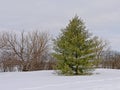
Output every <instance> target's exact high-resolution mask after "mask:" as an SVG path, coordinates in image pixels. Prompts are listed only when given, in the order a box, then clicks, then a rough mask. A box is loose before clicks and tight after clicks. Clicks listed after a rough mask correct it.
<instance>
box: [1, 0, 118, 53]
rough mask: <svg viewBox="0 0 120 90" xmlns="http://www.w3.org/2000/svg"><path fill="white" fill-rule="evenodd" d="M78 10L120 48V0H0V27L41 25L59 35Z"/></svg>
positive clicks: (89, 25)
mask: <svg viewBox="0 0 120 90" xmlns="http://www.w3.org/2000/svg"><path fill="white" fill-rule="evenodd" d="M75 14H77V15H78V16H80V17H81V18H82V19H83V20H84V22H85V23H86V26H87V28H88V29H89V30H90V31H91V32H93V33H94V35H98V36H100V37H102V38H104V39H106V40H109V42H110V43H111V46H112V48H113V49H114V50H118V51H120V45H119V44H120V40H119V38H120V30H119V29H120V0H0V30H1V31H3V30H15V31H21V30H25V31H29V30H36V29H38V30H42V31H48V32H50V33H51V34H52V35H53V36H57V35H58V33H59V31H60V29H62V28H64V27H65V26H66V25H67V24H68V22H69V20H70V19H71V18H72V17H74V15H75Z"/></svg>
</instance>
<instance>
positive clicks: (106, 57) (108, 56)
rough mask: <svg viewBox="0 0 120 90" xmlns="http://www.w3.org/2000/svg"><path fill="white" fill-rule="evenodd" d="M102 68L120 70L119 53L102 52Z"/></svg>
mask: <svg viewBox="0 0 120 90" xmlns="http://www.w3.org/2000/svg"><path fill="white" fill-rule="evenodd" d="M99 66H100V67H102V68H110V69H120V52H117V51H104V52H102V55H101V63H100V64H99Z"/></svg>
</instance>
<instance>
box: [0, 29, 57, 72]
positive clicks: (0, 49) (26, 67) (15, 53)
mask: <svg viewBox="0 0 120 90" xmlns="http://www.w3.org/2000/svg"><path fill="white" fill-rule="evenodd" d="M49 40H50V37H49V35H48V34H47V33H42V32H39V31H33V32H28V33H26V32H24V31H23V32H21V33H19V34H18V33H13V32H11V33H10V32H1V33H0V71H2V72H7V71H34V70H43V69H44V70H45V69H46V70H48V69H52V68H53V67H52V66H53V64H55V60H54V58H53V57H52V56H51V54H50V52H49V49H50V46H49Z"/></svg>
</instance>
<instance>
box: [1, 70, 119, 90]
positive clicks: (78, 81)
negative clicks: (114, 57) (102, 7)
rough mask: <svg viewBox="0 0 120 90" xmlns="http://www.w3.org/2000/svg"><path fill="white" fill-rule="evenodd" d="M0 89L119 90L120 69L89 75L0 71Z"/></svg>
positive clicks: (97, 71)
mask: <svg viewBox="0 0 120 90" xmlns="http://www.w3.org/2000/svg"><path fill="white" fill-rule="evenodd" d="M0 90H120V70H112V69H97V70H96V71H95V72H94V74H93V75H90V76H58V75H56V74H55V73H54V71H36V72H7V73H0Z"/></svg>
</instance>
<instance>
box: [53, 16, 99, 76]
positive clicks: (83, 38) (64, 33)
mask: <svg viewBox="0 0 120 90" xmlns="http://www.w3.org/2000/svg"><path fill="white" fill-rule="evenodd" d="M98 48H99V47H98ZM98 48H96V43H95V41H94V37H93V36H92V34H91V33H89V32H88V30H86V27H85V25H84V22H83V21H82V19H80V18H79V17H78V16H75V17H74V18H73V19H72V20H70V22H69V24H68V26H66V28H65V29H62V30H61V34H60V35H59V37H57V38H56V39H55V40H54V50H55V53H54V54H53V55H54V57H55V58H56V59H57V60H58V63H57V66H56V68H57V69H58V70H60V71H61V73H62V74H65V75H83V74H88V73H90V72H91V71H92V70H94V68H93V67H94V60H95V57H96V51H99V49H98Z"/></svg>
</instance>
